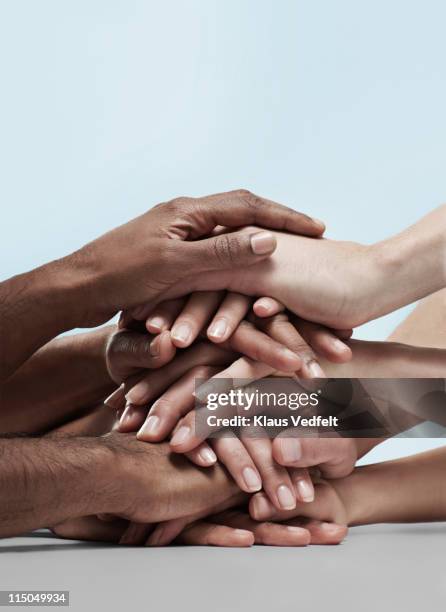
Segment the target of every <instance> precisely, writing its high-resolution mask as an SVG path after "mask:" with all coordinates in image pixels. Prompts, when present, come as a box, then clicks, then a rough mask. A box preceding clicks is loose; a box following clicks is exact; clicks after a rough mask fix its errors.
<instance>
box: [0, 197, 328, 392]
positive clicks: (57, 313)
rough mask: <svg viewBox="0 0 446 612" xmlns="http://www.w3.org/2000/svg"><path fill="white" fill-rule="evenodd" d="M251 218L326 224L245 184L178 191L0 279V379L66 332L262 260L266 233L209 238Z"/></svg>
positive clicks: (276, 224) (313, 230)
mask: <svg viewBox="0 0 446 612" xmlns="http://www.w3.org/2000/svg"><path fill="white" fill-rule="evenodd" d="M219 204H220V206H219ZM252 223H254V224H257V225H259V226H266V227H271V228H272V229H274V228H275V229H280V228H282V227H287V228H288V229H289V231H296V232H303V233H305V234H307V235H309V236H319V235H320V234H321V233H322V232H323V231H324V227H323V225H322V224H321V223H320V222H317V221H314V220H312V219H310V218H309V217H306V216H305V215H300V214H299V213H297V212H294V211H292V210H290V209H287V208H285V207H283V206H280V205H279V204H275V203H273V202H270V201H268V200H264V199H261V198H259V197H257V196H254V195H253V194H250V193H249V192H246V191H243V190H241V191H234V192H231V193H226V194H218V195H216V196H209V197H205V198H196V199H193V198H177V199H176V200H172V201H171V202H168V203H165V204H163V205H160V206H156V207H155V208H153V209H152V210H150V211H149V212H147V213H145V214H144V215H142V216H140V217H138V218H137V219H134V220H133V221H130V222H129V223H127V224H125V225H123V226H121V227H119V228H117V229H115V230H113V231H111V232H109V233H107V234H105V235H104V236H101V237H100V238H98V239H97V240H95V241H93V242H91V243H90V244H87V245H86V246H85V247H83V248H82V249H80V250H79V251H76V252H75V253H73V254H71V255H69V256H67V257H64V258H63V259H60V260H58V261H55V262H52V263H49V264H47V265H45V266H42V267H40V268H37V269H36V270H33V271H31V272H28V273H27V274H21V275H19V276H15V277H14V278H11V279H9V280H7V281H5V282H3V283H0V346H1V357H0V381H1V380H6V379H7V378H8V377H9V376H11V375H12V373H13V372H14V371H15V370H16V369H17V368H18V367H19V366H20V365H21V364H22V363H23V362H24V361H26V360H27V359H28V358H29V357H30V355H31V354H33V353H34V352H35V351H36V350H37V349H38V348H39V347H40V346H42V345H43V344H45V343H46V342H48V341H49V340H51V339H52V338H54V337H55V336H57V335H58V334H60V333H61V332H63V331H66V330H68V329H73V328H75V327H95V326H97V325H99V324H101V323H105V322H106V321H107V320H109V319H110V318H111V317H112V316H113V315H114V314H115V313H116V312H118V311H119V310H123V309H124V308H135V307H137V306H139V305H140V304H146V303H148V302H152V303H154V304H156V303H157V302H158V301H160V300H162V299H164V294H165V293H166V292H169V291H171V292H172V293H173V295H172V297H179V296H181V295H186V294H188V293H190V285H191V283H192V282H196V283H198V285H200V283H201V282H202V281H200V278H201V277H203V275H204V276H206V274H205V273H210V272H213V271H215V270H222V269H223V270H224V269H228V268H233V267H238V266H245V265H251V264H254V263H257V262H259V261H261V260H262V259H264V258H266V257H268V256H269V255H270V254H271V253H272V252H273V251H274V249H275V246H276V244H275V239H274V236H272V234H271V233H269V232H264V231H263V232H259V233H257V234H255V235H251V236H248V235H247V234H246V233H242V232H235V233H230V234H225V235H220V236H212V237H211V238H206V236H208V235H209V234H210V233H211V232H212V230H213V229H214V228H215V227H216V226H218V225H224V226H227V227H232V228H237V227H240V226H241V225H246V224H252ZM203 237H204V238H203ZM198 238H203V239H201V240H198ZM185 270H187V271H188V275H189V276H188V277H185V273H184V271H185Z"/></svg>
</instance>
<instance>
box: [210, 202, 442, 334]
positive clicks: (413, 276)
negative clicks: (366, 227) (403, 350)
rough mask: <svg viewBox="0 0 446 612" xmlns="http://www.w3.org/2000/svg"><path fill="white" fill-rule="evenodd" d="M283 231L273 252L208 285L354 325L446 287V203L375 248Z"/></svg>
mask: <svg viewBox="0 0 446 612" xmlns="http://www.w3.org/2000/svg"><path fill="white" fill-rule="evenodd" d="M275 236H276V239H277V248H276V250H275V252H274V254H273V256H272V257H271V258H269V259H268V260H265V261H262V262H260V263H259V264H256V265H255V266H253V267H249V268H244V269H242V268H239V269H238V270H235V271H230V272H229V271H227V272H220V273H219V274H216V275H213V276H212V277H209V278H207V279H205V280H206V281H207V283H208V287H207V288H208V289H212V288H215V287H216V286H221V285H222V283H223V284H224V286H226V287H227V288H229V289H230V290H232V291H236V292H239V293H243V294H246V295H255V296H271V297H274V298H276V299H277V300H279V301H280V302H282V303H283V304H284V305H285V306H286V307H287V308H288V309H289V310H291V311H293V312H294V313H296V314H297V315H299V316H300V317H302V318H303V319H306V320H308V321H314V322H316V323H322V324H324V325H328V326H330V327H334V328H335V329H346V328H351V327H356V326H358V325H361V324H362V323H365V322H367V321H370V320H372V319H374V318H377V317H379V316H382V315H384V314H387V313H389V312H392V311H393V310H396V309H397V308H400V307H401V306H404V305H406V304H410V303H412V302H414V301H415V300H418V299H420V298H422V297H424V296H426V295H430V294H431V293H433V292H435V291H438V290H440V289H442V288H443V287H445V286H446V205H445V206H441V207H440V208H438V209H436V210H434V211H433V212H431V213H430V214H429V215H427V216H426V217H424V218H423V219H421V220H420V221H419V222H418V223H416V224H415V225H413V226H411V227H409V228H408V229H407V230H405V231H404V232H402V233H401V234H398V235H396V236H393V237H391V238H389V239H387V240H384V241H382V242H378V243H376V244H373V245H370V246H368V245H367V246H366V245H362V244H358V243H353V242H340V241H335V240H308V239H307V238H305V237H302V236H292V235H290V234H278V233H276V234H275ZM203 288H206V287H203ZM256 309H257V305H256V304H254V310H255V311H256Z"/></svg>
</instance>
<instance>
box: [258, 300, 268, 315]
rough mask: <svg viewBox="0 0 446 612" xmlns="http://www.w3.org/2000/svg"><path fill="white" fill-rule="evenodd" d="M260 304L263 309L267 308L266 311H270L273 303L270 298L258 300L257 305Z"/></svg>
mask: <svg viewBox="0 0 446 612" xmlns="http://www.w3.org/2000/svg"><path fill="white" fill-rule="evenodd" d="M259 306H260V308H263V310H265V311H266V312H269V311H270V310H271V304H270V303H269V301H268V300H258V301H257V307H259Z"/></svg>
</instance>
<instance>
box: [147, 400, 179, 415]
mask: <svg viewBox="0 0 446 612" xmlns="http://www.w3.org/2000/svg"><path fill="white" fill-rule="evenodd" d="M175 412H176V410H175V405H174V404H173V403H172V402H171V401H170V400H169V399H168V398H167V397H160V398H159V399H157V400H156V402H155V403H154V404H153V405H152V408H151V410H150V416H154V415H156V414H159V413H162V414H175Z"/></svg>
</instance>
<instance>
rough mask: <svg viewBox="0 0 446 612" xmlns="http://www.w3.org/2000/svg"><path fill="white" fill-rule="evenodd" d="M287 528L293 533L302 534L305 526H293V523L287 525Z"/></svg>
mask: <svg viewBox="0 0 446 612" xmlns="http://www.w3.org/2000/svg"><path fill="white" fill-rule="evenodd" d="M286 528H287V530H288V531H290V532H291V533H299V534H300V533H302V531H303V527H296V526H293V525H287V526H286Z"/></svg>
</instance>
